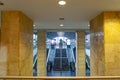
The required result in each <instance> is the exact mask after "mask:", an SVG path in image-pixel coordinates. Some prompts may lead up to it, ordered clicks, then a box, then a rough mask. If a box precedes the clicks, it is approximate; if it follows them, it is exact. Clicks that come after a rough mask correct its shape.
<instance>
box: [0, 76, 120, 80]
mask: <svg viewBox="0 0 120 80" xmlns="http://www.w3.org/2000/svg"><path fill="white" fill-rule="evenodd" d="M0 79H47V80H49V79H52V80H53V79H54V80H55V79H67V80H68V79H72V80H73V79H75V80H79V79H120V76H90V77H85V76H81V77H46V76H41V77H40V76H36V77H33V76H0Z"/></svg>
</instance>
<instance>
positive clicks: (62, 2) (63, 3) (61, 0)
mask: <svg viewBox="0 0 120 80" xmlns="http://www.w3.org/2000/svg"><path fill="white" fill-rule="evenodd" d="M58 4H59V5H65V4H66V1H64V0H60V1H59V2H58Z"/></svg>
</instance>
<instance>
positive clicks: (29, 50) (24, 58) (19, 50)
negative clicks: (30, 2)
mask: <svg viewBox="0 0 120 80" xmlns="http://www.w3.org/2000/svg"><path fill="white" fill-rule="evenodd" d="M32 37H33V21H32V20H31V19H30V18H28V17H27V16H26V15H24V14H23V13H22V12H20V11H2V27H1V52H0V65H2V66H0V75H2V74H3V75H7V76H27V75H29V76H32V74H33V71H32V68H33V67H32V66H33V64H32V63H33V57H32V55H33V45H32V44H33V40H32Z"/></svg>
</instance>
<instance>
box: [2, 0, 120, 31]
mask: <svg viewBox="0 0 120 80" xmlns="http://www.w3.org/2000/svg"><path fill="white" fill-rule="evenodd" d="M0 1H1V2H3V3H4V6H2V9H3V10H20V11H22V12H23V13H25V14H26V15H28V16H29V17H30V18H31V19H32V20H33V21H34V24H35V25H36V26H35V28H39V29H89V26H88V25H89V21H90V20H91V19H92V18H94V17H95V16H96V15H98V14H100V13H101V12H102V11H119V10H120V0H65V1H66V2H67V5H65V6H59V5H58V1H59V0H0ZM59 18H65V20H62V21H61V20H59ZM61 23H63V24H64V27H60V26H59V25H60V24H61Z"/></svg>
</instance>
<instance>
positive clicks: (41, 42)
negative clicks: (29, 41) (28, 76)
mask: <svg viewBox="0 0 120 80" xmlns="http://www.w3.org/2000/svg"><path fill="white" fill-rule="evenodd" d="M37 63H38V66H37V70H38V76H46V31H45V30H38V62H37Z"/></svg>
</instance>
